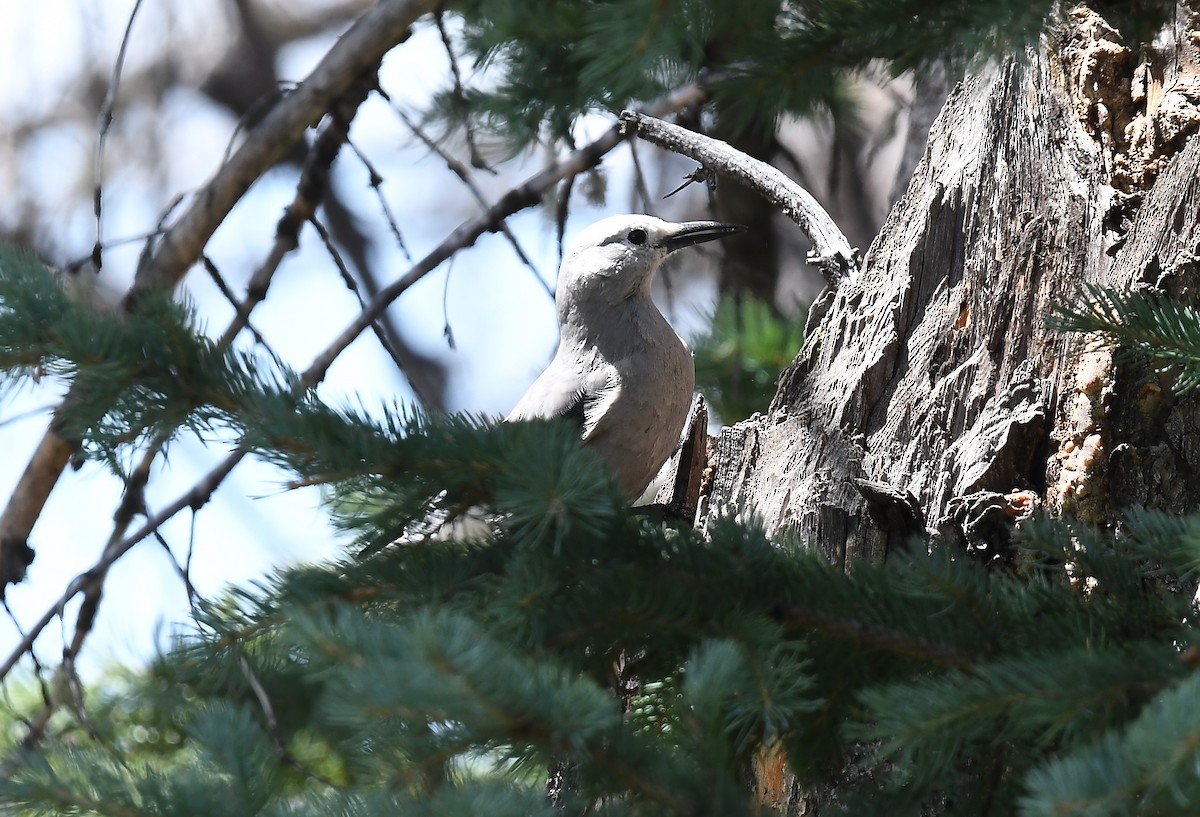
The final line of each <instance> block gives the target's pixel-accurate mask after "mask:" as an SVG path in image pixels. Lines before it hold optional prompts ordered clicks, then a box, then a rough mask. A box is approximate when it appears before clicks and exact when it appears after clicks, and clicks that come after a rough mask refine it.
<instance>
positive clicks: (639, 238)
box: [626, 228, 646, 246]
mask: <svg viewBox="0 0 1200 817" xmlns="http://www.w3.org/2000/svg"><path fill="white" fill-rule="evenodd" d="M626 238H628V239H629V243H630V244H637V245H639V246H640V245H642V244H645V243H646V231H645V230H642V229H640V228H639V229H634V230H630V231H629V235H628V236H626Z"/></svg>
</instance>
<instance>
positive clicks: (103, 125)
mask: <svg viewBox="0 0 1200 817" xmlns="http://www.w3.org/2000/svg"><path fill="white" fill-rule="evenodd" d="M141 8H142V0H137V2H135V3H134V4H133V10H132V11H130V12H129V20H128V22H126V23H125V34H124V35H122V37H121V47H120V48H119V49H118V50H117V59H116V62H114V63H113V69H112V76H111V77H110V78H109V81H108V91H107V93H105V95H104V104H102V105H101V106H100V116H99V117H98V121H99V125H100V133H99V134H98V136H97V138H96V167H95V173H96V183H95V186H94V187H93V189H92V210H93V213H94V214H95V216H96V243H95V245H93V247H92V265H93V268H94V271H95V272H99V271H100V266H101V264H102V263H103V258H102V253H101V248H102V247H103V246H104V227H103V222H102V219H101V200H102V199H103V190H104V145H105V144H106V142H107V140H108V129H109V127H111V126H112V121H113V107H114V106H115V105H116V103H117V89H118V88H120V87H121V71H122V70H123V69H124V67H125V54H126V52H127V51H128V50H129V38H130V35H131V34H132V33H133V21H134V20H136V19H137V15H138V11H139V10H140V9H141Z"/></svg>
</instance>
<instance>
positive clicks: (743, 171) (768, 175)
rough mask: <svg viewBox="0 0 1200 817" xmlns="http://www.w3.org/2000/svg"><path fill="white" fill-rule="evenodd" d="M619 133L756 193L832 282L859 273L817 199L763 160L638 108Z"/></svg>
mask: <svg viewBox="0 0 1200 817" xmlns="http://www.w3.org/2000/svg"><path fill="white" fill-rule="evenodd" d="M621 128H622V133H625V134H629V135H632V136H639V137H641V138H642V139H645V140H646V141H648V142H653V143H654V144H656V145H658V146H659V147H663V148H666V149H667V150H670V151H672V152H674V153H678V154H680V155H682V156H687V157H688V158H689V159H694V160H696V161H697V162H699V163H700V164H702V165H703V166H704V167H706V168H708V169H710V170H715V171H716V172H718V173H721V174H723V175H725V176H729V177H730V178H733V179H737V180H738V181H739V182H741V183H742V184H744V185H746V186H747V187H749V188H750V189H751V190H753V191H755V192H756V193H758V194H759V195H761V196H762V197H763V198H765V199H767V201H769V202H771V203H772V204H774V205H775V206H776V207H778V208H779V210H780V212H782V213H783V214H784V215H785V216H787V217H788V218H790V219H791V220H792V221H794V222H795V223H796V224H797V226H799V227H800V229H801V230H803V231H804V234H805V235H807V236H808V237H809V239H810V240H811V241H812V243H813V248H814V249H813V251H812V253H810V254H809V259H808V260H809V263H811V264H814V265H816V266H817V267H818V268H820V270H821V273H822V274H823V275H824V276H825V280H826V281H827V282H828V283H829V284H830V286H833V287H836V286H838V284H840V283H841V281H842V280H843V279H845V278H849V277H852V276H854V275H856V274H857V273H858V269H859V263H860V262H859V257H858V251H857V250H855V249H854V248H853V247H851V246H850V242H849V241H848V240H846V236H845V235H843V234H842V231H841V230H840V229H839V228H838V226H837V224H836V223H834V221H833V219H832V218H831V217H830V216H829V213H827V212H825V208H823V207H822V206H821V205H820V204H818V203H817V200H816V199H814V198H813V197H812V195H811V194H810V193H809V192H808V191H807V190H805V189H804V188H803V187H801V186H800V185H798V184H796V182H794V181H792V180H791V179H789V178H788V177H787V175H785V174H784V173H783V171H781V170H779V168H777V167H773V166H771V165H769V164H767V163H766V162H763V161H760V160H758V159H755V158H754V157H752V156H749V155H747V154H745V153H742V152H741V151H740V150H736V149H734V148H732V147H730V146H729V145H727V144H725V143H724V142H722V141H720V140H717V139H713V138H711V137H708V136H704V135H702V134H699V133H696V132H694V131H690V130H688V129H687V128H681V127H679V126H678V125H672V124H670V123H668V122H663V121H662V120H661V119H656V118H654V117H653V116H647V115H646V114H643V113H638V112H636V111H624V112H622V113H621Z"/></svg>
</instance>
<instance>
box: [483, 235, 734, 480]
mask: <svg viewBox="0 0 1200 817" xmlns="http://www.w3.org/2000/svg"><path fill="white" fill-rule="evenodd" d="M743 229H745V228H744V227H741V226H738V225H735V224H723V223H721V222H716V221H691V222H684V223H682V224H674V223H671V222H668V221H663V220H662V219H659V218H654V217H653V216H641V215H629V216H611V217H609V218H606V219H603V220H602V221H598V222H596V223H595V224H593V225H591V226H590V227H588V228H587V229H585V230H583V231H582V232H581V233H580V234H579V235H578V236H577V237H576V238H575V240H574V241H573V242H572V244H571V246H570V248H569V249H568V251H567V253H566V254H565V256H564V257H563V263H562V268H561V269H560V270H559V273H558V286H557V289H556V291H555V301H556V302H557V306H558V323H559V332H560V336H559V344H558V351H557V352H556V353H555V355H554V359H553V360H551V362H550V365H549V366H547V367H546V370H545V371H544V372H542V374H541V376H540V377H538V379H537V380H536V381H534V383H533V385H532V386H530V387H529V390H528V391H527V392H526V393H525V396H524V397H522V398H521V400H520V401H519V402H518V403H517V405H516V406H515V407H514V408H513V410H512V412H511V413H510V414H509V415H508V418H507V419H508V420H525V419H532V418H538V417H555V416H569V417H576V418H578V419H579V421H580V424H581V428H582V432H581V433H582V438H583V441H584V443H585V444H586V445H588V446H590V447H592V448H594V449H595V450H596V451H597V452H598V453H599V454H600V456H601V458H602V459H604V460H605V461H606V462H607V463H608V464H609V466H610V467H611V468H612V469H613V471H614V472H615V474H616V476H617V479H618V481H619V482H620V484H621V486H622V488H624V489H625V492H626V494H627V495H628V496H629V497H630V498H631V499H636V498H637V497H638V496H640V495H641V493H642V492H643V491H644V490H645V489H646V486H647V485H649V484H650V481H651V480H652V479H653V478H654V476H655V474H657V473H658V470H659V469H660V468H661V467H662V464H663V463H664V462H666V460H667V458H668V457H669V456H670V455H671V452H672V451H673V450H674V449H675V446H676V444H677V443H678V441H679V436H680V433H681V432H682V431H683V424H684V422H685V421H686V420H687V413H688V409H689V407H690V406H691V402H692V391H693V389H694V387H695V369H694V368H693V365H692V353H691V350H690V349H688V347H687V345H686V344H685V343H684V342H683V340H682V339H680V337H679V335H677V334H676V333H675V330H674V329H672V328H671V325H670V324H669V323H667V319H666V318H664V317H663V315H662V313H661V312H659V310H658V307H657V306H655V304H654V301H653V299H652V298H651V296H650V287H651V282H652V279H653V277H654V271H655V270H657V269H658V267H659V265H660V264H661V263H662V261H663V259H664V258H666V257H667V255H668V253H671V252H673V251H674V250H677V249H680V248H682V247H689V246H691V245H693V244H699V243H700V242H703V241H711V240H712V239H715V238H721V237H723V236H726V235H729V234H731V233H735V232H740V231H741V230H743Z"/></svg>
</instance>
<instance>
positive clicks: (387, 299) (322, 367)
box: [301, 83, 705, 382]
mask: <svg viewBox="0 0 1200 817" xmlns="http://www.w3.org/2000/svg"><path fill="white" fill-rule="evenodd" d="M704 96H705V91H704V89H703V88H702V87H701V86H700V85H698V84H695V83H692V84H690V85H685V86H684V87H682V88H679V89H677V90H675V91H674V92H672V93H670V94H668V95H666V96H664V97H663V98H661V99H659V100H657V101H655V102H654V103H651V105H649V106H648V108H647V109H648V110H649V111H651V112H652V113H655V114H657V115H658V116H664V115H666V114H667V113H670V112H672V111H677V110H680V109H681V108H685V107H687V106H688V105H691V104H694V103H696V102H700V101H702V100H703V99H704ZM623 136H624V134H623V126H622V125H621V124H615V125H613V126H612V127H611V128H609V129H608V130H607V131H605V132H604V134H602V135H601V136H600V137H599V138H598V139H596V140H595V141H593V142H591V143H590V144H588V145H585V146H584V147H582V148H579V149H578V150H573V151H571V152H570V153H568V154H567V155H566V156H564V157H563V158H562V159H561V160H560V161H557V162H554V163H553V164H551V165H550V166H549V167H546V168H545V169H543V170H542V171H541V172H539V173H536V174H534V175H533V176H531V177H530V178H528V179H526V180H525V182H524V183H522V184H520V185H518V186H516V187H514V188H512V189H511V190H509V191H508V192H507V193H505V194H504V195H503V196H501V197H500V199H499V201H497V202H496V203H495V204H493V205H492V206H491V207H489V208H487V210H485V211H484V212H482V213H480V214H479V215H477V216H475V217H474V218H472V219H470V220H468V221H464V222H463V223H462V224H460V225H459V226H458V228H457V229H456V230H455V231H454V232H452V233H451V234H450V235H448V236H447V237H446V238H445V239H444V240H443V241H442V243H441V244H439V245H438V246H437V247H435V248H434V249H433V250H432V251H431V252H430V253H429V254H427V255H426V256H425V257H424V258H422V259H421V260H420V261H418V262H417V263H416V264H414V265H413V266H412V267H411V268H409V270H408V272H406V273H405V274H404V275H402V276H401V277H400V278H398V279H396V280H395V281H393V282H392V283H391V284H389V285H388V286H386V287H384V288H383V289H381V290H380V291H379V293H378V294H377V295H376V296H375V299H374V300H373V301H371V303H370V304H369V305H368V306H367V308H366V309H364V310H363V311H362V312H361V313H360V314H359V315H358V317H357V318H355V319H354V321H353V322H352V323H351V324H350V325H349V326H348V327H346V329H345V330H344V331H343V332H342V334H341V335H339V336H338V337H337V338H336V339H335V340H334V342H333V343H331V344H330V345H329V346H328V347H327V348H326V349H325V351H323V352H322V353H321V354H320V355H318V356H317V359H316V360H314V361H313V362H312V365H310V366H309V367H308V369H307V370H305V372H304V374H303V375H302V377H301V379H302V380H303V381H313V382H316V381H319V380H321V379H322V378H323V377H324V376H325V372H326V371H327V370H328V369H329V367H330V366H331V365H333V361H334V360H335V359H336V358H337V356H338V355H340V354H341V353H342V352H343V351H345V349H346V348H347V347H348V346H349V345H350V344H351V343H353V342H354V340H355V338H357V337H358V336H359V334H361V333H362V331H363V330H364V329H366V328H367V327H368V326H370V325H371V322H372V321H374V320H375V319H376V318H377V317H379V315H380V314H381V313H382V312H383V311H384V310H385V309H387V307H388V306H389V305H390V304H391V303H392V301H394V300H395V299H396V298H398V297H400V296H401V295H402V294H404V293H405V292H406V291H407V290H408V288H409V287H411V286H412V285H413V284H415V283H416V282H417V281H419V280H421V279H422V278H424V277H425V276H426V275H428V274H429V273H430V272H432V271H433V270H434V269H436V268H437V267H438V266H439V265H440V264H441V263H442V262H444V261H445V260H446V259H447V258H449V257H450V256H452V255H453V254H454V253H456V252H458V251H459V250H462V249H465V248H467V247H470V246H471V245H473V244H474V243H475V242H476V240H478V238H479V236H481V235H483V234H484V233H485V232H489V231H494V230H497V229H499V225H500V222H501V221H502V220H503V219H505V218H507V217H508V216H510V215H512V214H513V213H516V212H518V211H520V210H523V209H525V208H526V207H533V206H535V205H537V204H538V203H539V202H540V201H541V198H542V196H543V195H544V194H545V192H546V191H547V190H550V189H551V188H553V187H554V185H556V184H558V182H560V181H561V180H563V179H567V178H571V177H573V176H576V175H578V174H579V173H582V172H583V171H584V170H587V169H588V168H590V167H594V166H595V165H596V164H598V163H599V162H600V160H601V159H603V158H604V156H605V155H606V154H607V153H608V152H609V151H611V150H612V149H613V148H614V147H616V146H617V145H619V144H620V143H621V139H622V138H623Z"/></svg>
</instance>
